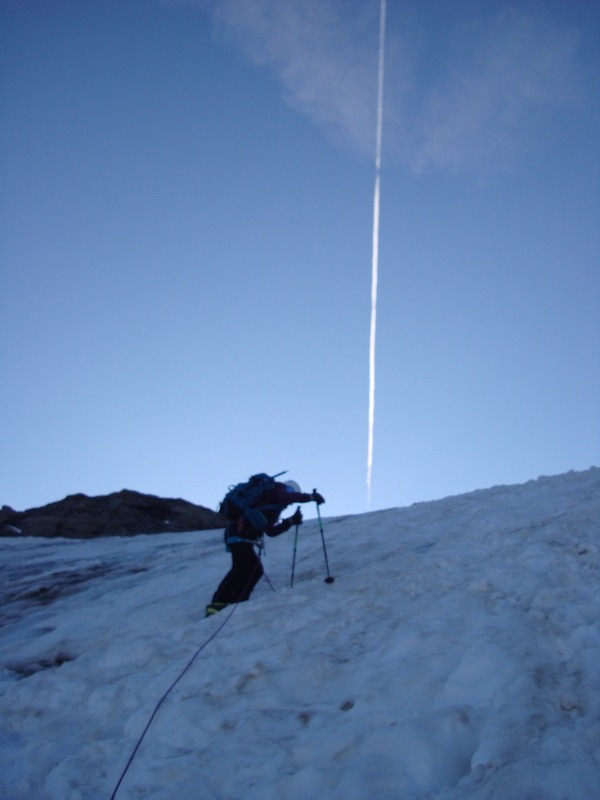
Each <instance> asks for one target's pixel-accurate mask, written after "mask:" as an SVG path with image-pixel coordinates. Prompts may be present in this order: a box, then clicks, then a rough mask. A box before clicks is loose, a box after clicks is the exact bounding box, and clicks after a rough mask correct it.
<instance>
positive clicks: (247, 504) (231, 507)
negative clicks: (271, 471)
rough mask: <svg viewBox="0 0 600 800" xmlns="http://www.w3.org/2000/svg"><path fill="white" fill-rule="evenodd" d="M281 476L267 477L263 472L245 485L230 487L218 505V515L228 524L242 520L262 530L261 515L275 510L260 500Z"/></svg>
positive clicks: (263, 520)
mask: <svg viewBox="0 0 600 800" xmlns="http://www.w3.org/2000/svg"><path fill="white" fill-rule="evenodd" d="M280 475H283V472H279V473H278V474H277V475H273V476H271V475H267V474H266V473H264V472H260V473H258V475H252V477H251V478H250V479H249V480H247V481H246V482H245V483H238V484H236V485H235V486H230V487H229V491H228V492H227V494H226V495H225V497H224V498H223V500H222V501H221V503H220V505H219V513H220V514H223V516H224V517H226V519H228V520H229V522H238V521H239V520H241V519H244V520H245V521H246V522H248V523H250V525H252V526H253V527H256V528H262V527H263V526H264V525H265V523H266V518H265V515H264V514H263V513H262V511H261V508H262V509H263V510H265V509H267V508H275V506H274V505H272V504H267V505H265V504H264V503H261V498H262V497H263V496H264V495H265V494H266V493H267V492H268V491H269V490H270V489H272V488H273V487H274V486H275V478H278V477H279V476H280Z"/></svg>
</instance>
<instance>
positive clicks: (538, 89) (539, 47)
mask: <svg viewBox="0 0 600 800" xmlns="http://www.w3.org/2000/svg"><path fill="white" fill-rule="evenodd" d="M577 43H578V37H577V35H576V33H575V32H574V31H572V30H568V29H564V28H560V27H557V26H552V25H551V24H550V23H548V22H547V21H546V22H545V21H542V20H540V19H534V18H531V17H527V16H526V15H524V14H521V13H519V12H517V11H514V10H511V11H505V12H500V13H499V14H497V15H496V16H495V17H493V18H489V19H485V20H482V21H480V22H479V23H474V24H471V25H469V26H468V27H466V28H464V29H463V30H462V31H461V32H460V34H459V35H457V36H456V37H455V39H454V41H453V43H452V46H451V49H450V51H449V52H448V53H447V56H446V60H445V63H443V64H442V65H440V68H439V72H438V74H437V75H436V77H435V79H434V80H433V81H432V82H431V83H430V85H428V86H421V87H418V86H417V87H414V92H415V94H416V95H417V99H416V106H417V111H416V114H414V116H413V118H412V119H413V121H412V122H411V123H408V124H406V120H402V122H401V125H400V126H399V131H397V132H396V135H395V141H396V143H397V144H398V145H399V152H400V153H401V155H402V157H403V158H404V160H405V161H406V162H407V163H408V164H409V165H410V166H411V168H412V169H413V170H415V171H421V170H424V169H428V168H441V169H450V170H458V169H462V168H465V167H478V166H482V165H484V164H485V163H486V162H489V161H491V160H492V161H495V162H501V163H502V162H505V161H506V160H507V159H510V157H511V155H512V153H513V151H515V150H516V149H519V148H520V147H523V146H525V145H526V142H527V138H528V135H527V131H528V130H529V129H530V126H531V125H534V124H535V122H536V121H537V120H541V119H543V118H544V114H545V112H546V111H547V110H550V109H558V108H564V107H568V106H572V105H573V103H574V102H576V101H577V100H578V99H580V97H581V91H580V89H579V88H578V86H579V79H578V74H577V68H576V63H575V54H576V51H577ZM401 101H402V100H401Z"/></svg>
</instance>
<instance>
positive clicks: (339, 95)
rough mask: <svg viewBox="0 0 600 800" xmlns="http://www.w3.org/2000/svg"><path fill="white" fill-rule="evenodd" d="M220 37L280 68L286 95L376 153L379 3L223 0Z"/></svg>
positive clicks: (338, 135)
mask: <svg viewBox="0 0 600 800" xmlns="http://www.w3.org/2000/svg"><path fill="white" fill-rule="evenodd" d="M213 13H214V19H215V22H216V25H217V31H218V35H219V36H220V37H221V38H222V39H224V40H226V41H229V42H230V43H233V44H234V45H236V46H238V47H239V48H240V49H241V50H243V52H244V53H245V54H246V55H247V56H248V57H249V58H251V59H252V60H253V61H254V62H256V63H257V64H261V65H264V66H266V67H268V68H269V69H271V70H272V72H273V73H274V74H275V76H276V77H277V79H278V80H279V81H280V83H281V85H282V87H283V89H284V97H285V100H286V101H287V102H288V103H289V105H290V106H292V107H293V108H295V109H296V110H298V111H300V112H302V113H304V114H306V115H307V116H308V117H310V118H311V119H312V120H313V121H314V122H315V123H317V124H318V125H319V126H321V127H323V128H324V129H325V130H326V131H327V132H328V134H329V135H331V136H333V137H334V138H335V139H336V140H338V141H340V142H344V143H345V144H347V145H349V146H351V147H353V148H354V149H356V150H358V151H360V152H363V153H368V154H369V155H371V154H372V153H373V151H374V148H375V124H376V120H375V114H376V104H377V97H376V94H377V45H378V21H379V16H378V7H377V4H358V5H356V4H353V3H348V2H347V0H346V2H344V1H343V0H293V1H292V0H217V2H216V3H215V4H214V11H213Z"/></svg>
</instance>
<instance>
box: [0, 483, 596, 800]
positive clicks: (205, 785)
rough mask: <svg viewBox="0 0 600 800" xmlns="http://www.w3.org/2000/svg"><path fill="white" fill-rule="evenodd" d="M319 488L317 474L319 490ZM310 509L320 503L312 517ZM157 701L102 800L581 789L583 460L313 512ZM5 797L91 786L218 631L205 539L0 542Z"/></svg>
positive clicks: (213, 535) (61, 795) (209, 542)
mask: <svg viewBox="0 0 600 800" xmlns="http://www.w3.org/2000/svg"><path fill="white" fill-rule="evenodd" d="M324 488H325V487H324ZM324 509H326V506H325V507H324ZM324 530H325V536H326V541H327V546H328V555H329V561H330V565H331V571H332V573H333V574H334V575H335V578H336V580H335V583H333V584H331V585H329V584H326V583H324V582H323V578H324V577H325V565H324V558H323V555H324V554H323V549H322V546H321V538H320V534H319V529H318V526H317V524H316V522H310V523H306V524H305V525H304V526H303V527H302V528H301V531H300V538H299V544H298V562H297V566H296V578H295V583H294V587H293V589H291V588H290V586H289V582H290V569H291V560H292V548H293V536H292V535H291V534H288V535H287V536H283V537H281V538H278V539H275V540H269V541H268V550H267V555H266V557H265V567H266V570H267V573H268V575H269V577H270V579H271V581H272V583H273V585H274V587H275V588H276V590H277V591H276V592H273V591H272V589H271V588H270V587H269V585H268V583H267V582H266V581H265V580H263V581H262V582H261V583H260V584H259V586H258V587H257V589H256V591H255V593H254V595H253V597H252V599H251V600H250V602H249V603H245V604H242V605H240V606H239V607H238V608H237V609H236V611H235V612H234V613H233V614H232V615H231V617H230V618H229V619H228V621H227V622H226V624H225V626H224V627H223V628H222V630H220V632H219V633H218V634H217V635H216V637H215V638H214V639H213V640H212V641H210V642H209V643H208V644H207V646H206V647H205V648H204V649H203V650H202V651H201V652H200V653H199V655H198V656H197V658H196V660H195V661H194V662H193V663H192V666H191V667H190V669H189V670H188V671H187V673H186V674H185V675H184V677H183V678H182V679H181V681H180V682H179V683H178V684H177V686H176V687H175V688H174V689H173V691H172V692H171V693H170V695H169V696H168V697H167V699H166V700H165V701H164V703H163V704H162V706H161V707H160V709H159V711H158V713H157V714H156V717H155V718H154V720H153V722H152V725H151V726H150V728H149V730H148V733H147V734H146V737H145V738H144V740H143V742H142V744H141V746H140V748H139V750H138V752H137V754H136V757H135V758H134V760H133V762H132V764H131V766H130V768H129V770H128V771H127V774H126V775H125V777H124V779H123V782H122V783H121V785H120V787H119V790H118V792H117V795H116V797H117V798H119V800H126V798H129V800H134V798H135V799H137V800H141V799H142V798H143V800H213V799H214V800H275V799H279V798H281V800H284V798H285V800H318V799H319V798H323V800H325V798H327V800H422V799H423V800H424V799H425V798H428V799H432V798H435V800H470V799H476V800H484V799H485V800H488V799H493V800H500V799H501V800H566V799H571V800H590V799H593V798H599V797H600V676H599V670H600V636H599V633H600V625H599V620H600V589H599V581H598V578H599V574H598V573H599V565H600V541H599V538H600V469H591V470H589V471H586V472H579V473H569V474H566V475H562V476H557V477H551V478H540V479H539V480H537V481H531V482H529V483H526V484H524V485H521V486H509V487H505V486H504V487H496V488H492V489H489V490H485V491H477V492H473V493H471V494H467V495H462V496H458V497H450V498H447V499H444V500H440V501H438V502H432V503H423V504H417V505H414V506H411V507H409V508H401V509H391V510H387V511H380V512H375V513H370V514H364V515H361V516H353V517H342V518H336V519H325V520H324ZM0 552H1V559H2V569H3V584H2V590H1V591H2V628H1V629H0V666H1V669H0V695H1V696H0V719H1V720H2V722H1V728H0V797H2V798H3V800H25V799H26V800H46V799H51V800H88V799H89V800H100V798H103V799H104V798H106V800H109V798H110V797H111V795H112V793H113V791H114V789H115V787H116V785H117V782H118V780H119V778H120V776H121V774H122V772H123V770H124V768H125V765H126V763H127V761H128V759H129V757H130V755H131V753H132V751H133V749H134V747H135V745H136V742H137V741H138V740H139V737H140V735H141V733H142V731H143V730H144V728H145V726H146V724H147V722H148V720H149V718H150V716H151V714H152V712H153V711H154V709H155V707H156V704H157V703H158V701H159V700H160V698H161V697H162V696H163V694H164V693H165V691H166V690H167V689H168V688H169V686H170V685H171V684H172V683H173V681H174V680H175V679H176V678H177V677H178V676H179V675H180V674H181V672H182V670H183V669H184V668H185V666H186V664H188V663H189V661H190V659H191V658H192V656H193V655H194V654H195V653H196V651H197V650H198V648H200V646H201V645H202V644H203V643H205V642H206V641H207V640H208V639H209V637H211V635H212V634H214V633H215V632H216V631H217V629H218V628H219V627H220V626H221V625H222V624H223V622H224V621H225V619H226V615H229V611H226V612H222V614H221V615H218V616H217V617H214V618H212V619H208V620H205V619H204V618H203V609H204V605H205V604H206V602H208V601H209V600H210V597H211V595H212V592H213V590H214V589H215V587H216V585H217V583H218V581H219V580H220V578H221V577H222V575H223V574H224V572H225V571H226V569H227V568H228V564H229V557H228V556H227V555H226V553H225V552H224V549H223V545H222V541H221V533H220V532H217V531H211V532H198V533H192V534H175V535H173V534H164V535H160V536H140V537H135V538H111V539H104V540H102V541H88V542H85V541H71V540H47V539H45V540H40V539H18V538H15V539H4V540H0Z"/></svg>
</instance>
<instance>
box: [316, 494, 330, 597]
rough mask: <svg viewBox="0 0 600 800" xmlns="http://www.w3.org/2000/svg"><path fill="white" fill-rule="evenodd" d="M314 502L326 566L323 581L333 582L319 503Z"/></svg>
mask: <svg viewBox="0 0 600 800" xmlns="http://www.w3.org/2000/svg"><path fill="white" fill-rule="evenodd" d="M316 491H317V490H316V489H313V492H316ZM315 504H316V506H317V516H318V518H319V530H320V531H321V541H322V542H323V555H324V556H325V567H326V568H327V577H326V578H325V583H333V582H334V580H335V578H334V577H333V576H332V574H331V572H330V571H329V559H328V558H327V548H326V547H325V534H324V533H323V522H322V521H321V509H320V508H319V504H318V503H317V502H316V500H315Z"/></svg>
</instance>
